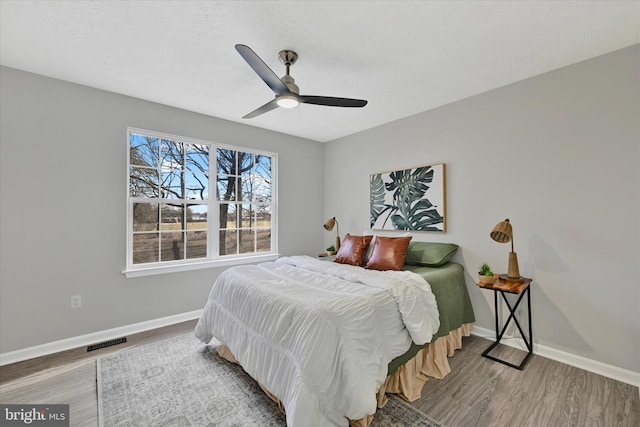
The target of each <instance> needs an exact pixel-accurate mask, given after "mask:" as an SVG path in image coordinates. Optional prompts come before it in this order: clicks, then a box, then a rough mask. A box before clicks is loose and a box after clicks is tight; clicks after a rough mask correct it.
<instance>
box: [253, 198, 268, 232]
mask: <svg viewBox="0 0 640 427" xmlns="http://www.w3.org/2000/svg"><path fill="white" fill-rule="evenodd" d="M254 208H255V210H256V226H258V227H263V228H271V206H270V205H260V204H256V205H254Z"/></svg>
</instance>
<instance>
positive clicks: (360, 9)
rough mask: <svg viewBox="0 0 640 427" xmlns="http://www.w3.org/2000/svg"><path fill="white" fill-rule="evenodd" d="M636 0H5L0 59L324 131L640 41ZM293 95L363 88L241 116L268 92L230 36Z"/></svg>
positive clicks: (309, 132) (355, 127) (317, 133)
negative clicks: (294, 90)
mask: <svg viewBox="0 0 640 427" xmlns="http://www.w3.org/2000/svg"><path fill="white" fill-rule="evenodd" d="M639 21H640V2H638V1H622V2H616V1H583V2H580V1H525V2H523V1H495V2H494V1H411V2H409V1H406V2H405V1H375V2H374V1H371V2H368V1H304V2H303V1H298V2H295V1H128V2H125V1H9V0H1V1H0V63H2V65H6V66H9V67H14V68H18V69H21V70H26V71H30V72H34V73H38V74H43V75H46V76H51V77H54V78H58V79H62V80H67V81H70V82H75V83H80V84H83V85H88V86H93V87H96V88H100V89H104V90H108V91H113V92H117V93H121V94H125V95H130V96H134V97H138V98H142V99H146V100H150V101H154V102H159V103H162V104H166V105H171V106H175V107H179V108H184V109H186V110H190V111H195V112H199V113H203V114H207V115H211V116H215V117H220V118H223V119H228V120H232V121H237V122H241V123H245V124H248V125H252V126H257V127H260V128H265V129H271V130H275V131H279V132H283V133H287V134H291V135H296V136H301V137H305V138H309V139H313V140H317V141H329V140H332V139H335V138H339V137H342V136H345V135H349V134H352V133H355V132H359V131H362V130H365V129H369V128H372V127H375V126H378V125H381V124H384V123H387V122H390V121H393V120H397V119H400V118H402V117H406V116H409V115H412V114H416V113H419V112H422V111H426V110H429V109H431V108H434V107H438V106H441V105H444V104H447V103H450V102H454V101H457V100H460V99H463V98H466V97H469V96H473V95H476V94H478V93H482V92H485V91H488V90H491V89H494V88H497V87H500V86H504V85H506V84H509V83H512V82H515V81H518V80H522V79H525V78H528V77H532V76H535V75H537V74H540V73H544V72H547V71H551V70H553V69H556V68H559V67H563V66H566V65H569V64H573V63H576V62H579V61H582V60H585V59H588V58H591V57H594V56H598V55H601V54H604V53H607V52H611V51H613V50H617V49H621V48H623V47H627V46H630V45H633V44H636V43H638V42H639V41H640V29H639ZM236 43H243V44H246V45H248V46H250V47H251V48H252V49H253V50H254V51H255V52H256V53H257V54H258V55H259V56H260V57H261V58H262V59H263V60H264V61H265V62H266V63H267V65H269V67H271V69H272V70H274V71H275V72H276V74H278V75H279V76H282V75H284V66H283V65H282V64H281V63H280V62H279V61H278V58H277V54H278V51H280V50H282V49H292V50H295V51H296V52H297V53H298V54H299V60H298V62H297V63H296V64H295V65H294V66H293V67H292V70H291V74H292V76H293V77H294V78H295V79H296V83H297V84H298V86H299V87H300V93H301V94H308V95H325V96H339V97H350V98H362V99H367V100H368V101H369V104H368V105H367V106H366V107H364V108H361V109H352V108H336V107H321V106H315V105H301V106H299V107H298V108H295V109H292V110H283V109H276V110H274V111H272V112H269V113H266V114H264V115H262V116H260V117H257V118H254V119H248V120H247V119H242V116H244V115H245V114H247V113H249V112H250V111H253V110H254V109H256V108H257V107H259V106H261V105H262V104H264V103H266V102H267V101H269V100H271V99H272V98H273V93H272V92H271V90H270V89H269V88H268V87H267V85H265V84H264V82H263V81H262V80H260V78H258V76H257V75H256V74H255V73H254V72H253V71H252V70H251V68H249V66H248V65H247V64H246V63H245V62H244V60H243V59H242V58H241V57H240V55H239V54H238V53H237V52H236V51H235V49H234V45H235V44H236Z"/></svg>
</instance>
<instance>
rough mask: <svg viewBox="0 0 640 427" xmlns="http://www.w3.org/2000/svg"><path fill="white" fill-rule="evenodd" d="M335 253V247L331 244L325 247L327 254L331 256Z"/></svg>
mask: <svg viewBox="0 0 640 427" xmlns="http://www.w3.org/2000/svg"><path fill="white" fill-rule="evenodd" d="M335 253H336V247H335V246H333V245H331V246H329V247H328V248H327V255H329V256H331V255H335Z"/></svg>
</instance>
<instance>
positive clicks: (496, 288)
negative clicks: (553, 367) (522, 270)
mask: <svg viewBox="0 0 640 427" xmlns="http://www.w3.org/2000/svg"><path fill="white" fill-rule="evenodd" d="M531 280H532V279H528V278H526V277H523V278H522V281H518V282H513V281H509V280H507V279H503V278H501V277H500V276H498V275H495V281H494V283H491V284H487V283H478V284H477V285H478V286H479V287H481V288H483V289H490V290H492V291H493V304H494V310H495V318H496V340H495V342H494V343H492V344H491V345H490V346H489V347H488V348H487V349H486V350H485V351H484V352H483V353H482V356H484V357H486V358H488V359H491V360H494V361H496V362H500V363H502V364H504V365H507V366H510V367H512V368H515V369H519V370H522V369H524V367H525V365H526V364H527V362H528V361H529V358H530V357H531V355H532V354H533V332H532V329H531V293H530V292H531V291H530V286H529V285H530V284H531ZM498 293H500V295H502V299H503V300H504V302H505V304H506V305H507V308H508V309H509V317H508V318H507V321H506V322H505V324H504V326H503V327H502V330H500V329H499V328H500V327H499V324H498ZM505 294H516V295H519V297H518V299H517V301H516V303H515V304H514V305H513V306H512V305H511V304H510V303H509V300H508V299H507V297H506V295H505ZM525 295H526V296H527V315H528V321H529V334H528V335H525V333H524V331H523V330H522V327H521V326H520V322H518V317H517V316H516V310H517V309H518V306H519V305H520V302H521V301H522V299H523V298H524V296H525ZM511 320H513V321H514V322H515V324H516V326H517V327H518V330H519V331H520V334H521V336H522V339H523V341H524V343H525V344H526V346H527V349H528V350H529V352H528V353H527V355H526V356H525V358H524V359H523V360H522V362H520V364H519V365H515V364H513V363H510V362H507V361H505V360H502V359H498V358H497V357H494V356H491V355H490V354H489V352H491V350H493V349H494V348H495V347H496V346H497V345H498V344H500V340H501V339H502V336H503V335H504V333H505V331H506V330H507V326H509V323H510V322H511Z"/></svg>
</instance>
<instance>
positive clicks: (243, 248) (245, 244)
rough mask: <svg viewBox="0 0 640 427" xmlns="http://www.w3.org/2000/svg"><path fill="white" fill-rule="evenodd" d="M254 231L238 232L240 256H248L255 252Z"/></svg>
mask: <svg viewBox="0 0 640 427" xmlns="http://www.w3.org/2000/svg"><path fill="white" fill-rule="evenodd" d="M255 234H256V232H255V230H240V242H239V245H238V246H240V252H239V253H241V254H249V253H252V252H255V241H254V239H255Z"/></svg>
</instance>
